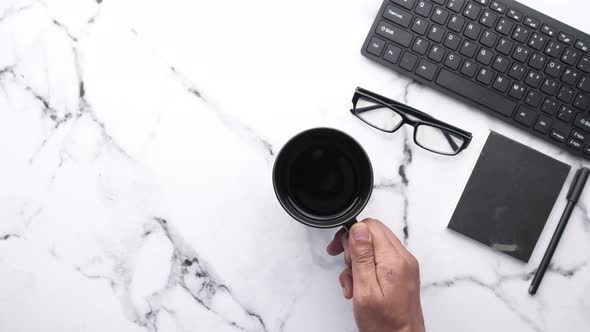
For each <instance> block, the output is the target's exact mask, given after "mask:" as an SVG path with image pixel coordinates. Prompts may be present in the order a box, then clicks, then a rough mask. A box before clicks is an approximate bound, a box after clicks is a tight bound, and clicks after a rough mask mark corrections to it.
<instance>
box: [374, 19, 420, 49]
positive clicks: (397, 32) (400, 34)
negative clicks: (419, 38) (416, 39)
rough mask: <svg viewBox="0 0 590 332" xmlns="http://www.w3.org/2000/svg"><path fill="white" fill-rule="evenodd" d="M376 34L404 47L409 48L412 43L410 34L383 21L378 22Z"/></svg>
mask: <svg viewBox="0 0 590 332" xmlns="http://www.w3.org/2000/svg"><path fill="white" fill-rule="evenodd" d="M377 34H378V35H380V36H381V37H385V38H387V39H389V40H391V41H392V42H394V43H398V44H400V45H402V46H405V47H410V44H411V43H412V34H410V33H408V32H406V31H404V30H402V29H400V28H398V27H396V26H393V25H391V24H389V23H387V22H385V21H381V22H379V25H378V26H377Z"/></svg>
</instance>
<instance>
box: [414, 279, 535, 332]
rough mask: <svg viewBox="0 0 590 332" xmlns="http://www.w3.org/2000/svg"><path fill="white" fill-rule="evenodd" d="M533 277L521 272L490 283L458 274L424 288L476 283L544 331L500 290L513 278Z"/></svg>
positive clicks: (519, 315) (531, 326)
mask: <svg viewBox="0 0 590 332" xmlns="http://www.w3.org/2000/svg"><path fill="white" fill-rule="evenodd" d="M531 277H532V276H530V274H526V275H522V274H519V275H513V276H505V277H504V278H500V279H498V281H496V282H495V283H491V284H490V283H486V282H484V281H482V280H480V279H479V278H477V277H475V276H458V277H454V278H451V279H447V280H443V281H439V282H433V283H429V284H426V285H423V286H422V289H423V290H429V289H433V288H450V287H453V286H455V285H457V284H461V283H469V284H473V285H476V286H478V287H482V288H484V289H486V290H488V291H490V292H491V293H492V294H493V295H494V296H495V297H496V298H498V299H499V300H500V301H501V302H502V303H504V305H505V306H506V307H507V308H508V309H510V310H511V311H512V312H513V313H514V314H515V315H516V316H518V318H520V320H521V321H522V322H523V323H525V324H527V325H528V326H530V328H531V329H532V330H534V331H536V332H543V331H544V330H545V329H544V328H543V327H542V326H540V325H539V324H537V322H535V321H534V320H533V319H532V318H530V317H528V316H527V315H525V314H524V313H523V312H522V311H520V310H519V308H518V307H517V306H516V305H515V304H514V303H512V302H511V301H510V299H509V298H508V297H507V296H506V295H505V294H504V292H502V291H501V290H500V286H501V285H502V283H504V282H505V281H508V280H513V279H515V278H517V279H521V278H531ZM527 280H528V279H527Z"/></svg>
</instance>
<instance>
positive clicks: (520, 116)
mask: <svg viewBox="0 0 590 332" xmlns="http://www.w3.org/2000/svg"><path fill="white" fill-rule="evenodd" d="M536 119H537V112H535V111H534V110H532V109H530V108H528V107H525V106H520V107H519V108H518V111H517V112H516V115H515V116H514V120H516V122H518V123H520V124H523V125H525V126H527V127H530V126H532V125H533V123H535V120H536Z"/></svg>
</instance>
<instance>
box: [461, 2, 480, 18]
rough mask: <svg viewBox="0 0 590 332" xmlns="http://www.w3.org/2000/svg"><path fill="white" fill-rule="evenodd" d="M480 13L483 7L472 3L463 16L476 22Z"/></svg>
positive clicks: (468, 5)
mask: <svg viewBox="0 0 590 332" xmlns="http://www.w3.org/2000/svg"><path fill="white" fill-rule="evenodd" d="M480 12H481V7H480V6H478V5H475V4H473V3H471V2H470V3H468V4H467V6H466V7H465V11H464V12H463V15H465V16H466V17H467V18H469V19H470V20H473V21H475V20H477V17H478V16H479V13H480Z"/></svg>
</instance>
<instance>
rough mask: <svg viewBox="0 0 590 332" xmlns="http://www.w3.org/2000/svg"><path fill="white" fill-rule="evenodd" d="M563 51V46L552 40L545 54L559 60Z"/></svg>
mask: <svg viewBox="0 0 590 332" xmlns="http://www.w3.org/2000/svg"><path fill="white" fill-rule="evenodd" d="M562 50H563V45H562V44H560V43H558V42H556V41H555V40H552V41H550V42H549V44H547V47H546V48H545V54H547V55H549V56H552V57H554V58H559V56H560V55H561V51H562Z"/></svg>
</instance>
